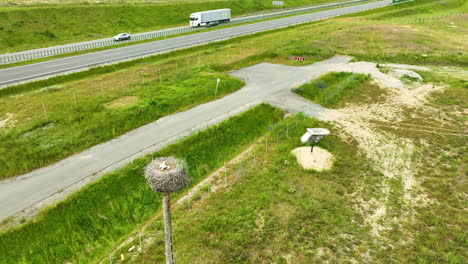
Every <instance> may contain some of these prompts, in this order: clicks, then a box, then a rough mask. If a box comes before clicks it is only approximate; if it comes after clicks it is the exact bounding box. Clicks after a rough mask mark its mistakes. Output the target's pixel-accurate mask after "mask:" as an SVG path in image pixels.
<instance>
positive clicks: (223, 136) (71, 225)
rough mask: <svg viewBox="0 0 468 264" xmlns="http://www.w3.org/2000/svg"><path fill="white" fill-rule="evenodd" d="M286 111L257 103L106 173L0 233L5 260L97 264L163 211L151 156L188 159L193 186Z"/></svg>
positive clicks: (1, 249)
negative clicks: (150, 176)
mask: <svg viewBox="0 0 468 264" xmlns="http://www.w3.org/2000/svg"><path fill="white" fill-rule="evenodd" d="M282 115H283V113H282V111H281V110H279V109H276V108H273V107H271V106H268V105H260V106H257V107H256V108H254V109H251V110H249V111H247V112H245V113H243V114H241V115H239V116H236V117H233V118H230V119H229V120H227V121H224V122H222V123H221V124H219V125H218V126H214V127H211V128H209V129H207V130H205V131H202V132H199V133H197V134H195V135H192V136H190V137H188V138H186V139H185V140H183V141H181V142H180V143H177V144H175V145H171V146H169V147H167V148H165V149H163V150H161V151H159V152H157V153H154V154H153V155H150V156H147V157H145V158H140V159H137V160H135V161H134V162H132V163H131V164H130V165H127V166H125V167H124V168H123V169H120V170H118V171H116V172H113V173H110V174H108V175H106V176H104V177H103V178H102V179H100V180H99V181H97V182H95V183H93V184H90V185H88V186H87V187H85V188H83V189H82V190H80V191H78V192H77V193H75V194H73V195H72V196H71V197H70V198H68V199H67V200H66V201H64V202H61V203H59V204H58V205H56V206H54V207H51V208H49V209H47V210H45V211H43V212H42V213H41V214H40V215H39V217H38V219H36V220H34V221H33V222H29V223H26V224H24V225H22V226H19V227H18V228H16V229H13V230H10V231H7V232H4V233H0V259H1V260H2V263H63V262H69V261H71V262H73V263H77V262H79V263H92V262H95V261H96V260H97V259H100V258H101V257H102V255H103V254H104V253H105V252H107V251H109V250H110V249H111V248H112V247H113V246H114V245H115V244H116V243H119V242H121V241H122V240H124V239H125V237H126V236H127V235H128V233H129V232H131V231H133V230H134V229H135V228H137V227H138V226H140V225H141V224H143V223H144V222H145V221H147V220H149V219H150V218H151V217H152V216H153V215H154V214H155V212H157V211H158V210H159V209H160V203H159V201H160V198H161V196H160V195H158V194H156V193H155V192H153V191H152V190H151V188H150V187H149V186H148V184H147V183H146V180H145V178H144V175H143V170H144V167H145V166H146V164H147V163H148V162H149V161H151V158H152V157H158V156H169V155H173V156H177V157H179V158H182V159H185V160H186V161H187V163H188V165H189V168H190V171H189V172H190V179H191V180H190V186H193V185H195V184H196V183H198V182H199V181H200V180H202V179H203V178H204V177H206V175H207V174H208V173H210V172H211V171H213V170H214V169H215V168H217V167H219V166H221V165H222V164H223V162H226V161H228V160H230V159H231V158H233V157H234V156H235V155H237V154H239V152H240V151H241V150H242V149H243V148H245V147H246V146H248V145H249V144H251V143H252V142H253V141H254V140H255V139H257V138H258V137H259V136H260V135H262V134H264V133H265V131H267V129H268V127H269V126H271V125H273V124H275V123H277V122H279V121H280V120H281V118H282ZM178 195H179V194H175V195H174V197H177V196H178Z"/></svg>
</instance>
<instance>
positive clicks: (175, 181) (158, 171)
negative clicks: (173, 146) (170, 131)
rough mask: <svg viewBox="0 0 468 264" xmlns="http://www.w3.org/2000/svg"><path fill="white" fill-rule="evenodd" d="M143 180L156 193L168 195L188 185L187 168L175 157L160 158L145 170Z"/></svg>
mask: <svg viewBox="0 0 468 264" xmlns="http://www.w3.org/2000/svg"><path fill="white" fill-rule="evenodd" d="M145 178H146V180H147V181H148V184H149V185H150V186H151V188H152V189H153V190H154V191H156V192H162V193H170V192H177V191H180V190H182V189H183V188H185V187H186V186H187V184H188V183H189V177H188V172H187V166H186V164H185V162H184V161H183V160H180V159H176V158H175V157H160V158H157V159H155V160H153V161H152V162H150V163H149V164H148V166H146V168H145Z"/></svg>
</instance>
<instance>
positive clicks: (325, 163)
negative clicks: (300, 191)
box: [292, 147, 334, 171]
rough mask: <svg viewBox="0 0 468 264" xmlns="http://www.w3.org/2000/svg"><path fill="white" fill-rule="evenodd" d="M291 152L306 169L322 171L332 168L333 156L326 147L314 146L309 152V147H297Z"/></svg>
mask: <svg viewBox="0 0 468 264" xmlns="http://www.w3.org/2000/svg"><path fill="white" fill-rule="evenodd" d="M292 153H293V154H294V156H296V159H297V162H298V163H299V164H300V165H301V166H302V167H303V168H304V169H306V170H316V171H323V170H329V169H331V168H332V165H333V159H334V158H333V155H332V154H331V153H330V152H328V151H327V150H326V149H323V148H320V147H314V151H313V152H311V151H310V147H299V148H295V149H293V151H292Z"/></svg>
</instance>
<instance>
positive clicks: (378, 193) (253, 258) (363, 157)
mask: <svg viewBox="0 0 468 264" xmlns="http://www.w3.org/2000/svg"><path fill="white" fill-rule="evenodd" d="M420 73H421V75H422V76H423V77H424V78H425V82H426V83H424V84H423V85H429V84H435V85H443V86H446V85H447V84H449V86H448V87H445V88H444V89H443V90H439V91H438V92H433V93H429V94H427V100H428V101H427V102H426V103H424V104H423V105H421V106H418V107H416V108H412V107H409V106H408V105H405V104H404V103H403V104H401V105H399V104H398V102H397V103H396V104H394V103H391V104H390V105H392V106H399V107H402V108H401V109H397V110H396V111H395V109H393V110H392V109H386V110H388V111H390V112H392V114H390V115H391V117H390V119H388V120H386V119H387V118H389V116H385V115H384V114H383V113H372V112H369V113H368V116H369V119H365V120H363V119H357V120H356V121H355V123H357V124H359V123H360V122H363V121H364V122H366V124H363V130H365V131H363V133H362V134H361V133H359V131H353V132H354V133H350V129H351V128H352V127H349V128H348V129H347V130H346V131H345V132H344V133H343V132H340V131H341V129H342V127H340V126H339V125H337V126H330V125H329V124H326V123H320V122H317V121H316V120H312V119H307V118H306V119H303V117H301V116H297V117H296V118H295V119H296V120H298V121H296V120H294V119H291V120H289V121H288V122H286V123H283V124H281V125H280V126H277V127H275V128H274V129H273V130H271V131H270V132H269V133H267V136H266V137H265V138H264V139H262V141H261V142H258V143H257V145H256V156H255V160H254V157H253V155H252V154H253V153H251V155H250V156H249V157H247V158H246V159H245V160H243V161H242V162H239V163H238V164H237V165H236V166H234V167H232V168H231V169H230V170H228V171H227V175H228V176H227V178H228V181H227V182H228V184H227V188H220V189H217V191H216V192H214V193H210V186H207V187H206V188H203V192H204V193H203V194H201V196H200V195H199V196H196V198H197V199H199V198H200V197H203V198H202V200H196V199H194V201H193V203H192V206H191V208H187V207H179V208H178V209H177V210H175V211H173V226H174V228H173V230H174V241H175V251H176V252H175V256H176V259H177V261H178V262H179V263H201V262H203V263H234V262H235V263H261V262H268V263H325V262H328V263H353V262H356V263H460V264H461V263H465V262H466V259H467V258H468V255H467V252H466V225H467V221H466V219H467V213H466V210H465V206H464V205H465V203H466V195H465V194H466V192H467V185H466V184H463V183H464V182H466V173H467V169H466V166H465V164H466V161H467V159H468V156H467V154H466V153H467V146H466V144H465V141H466V136H467V134H466V132H465V131H466V128H465V126H464V124H465V123H466V116H464V115H463V114H462V113H463V112H464V111H465V109H466V107H467V102H468V93H467V88H468V86H467V83H466V73H463V71H453V70H449V71H447V69H443V68H440V69H438V70H437V71H436V72H420ZM404 93H405V92H402V94H404ZM392 94H393V93H389V94H388V96H390V98H387V99H389V100H390V102H393V101H394V99H395V98H391V96H392ZM364 96H371V99H379V98H378V97H373V96H378V95H377V94H375V93H373V92H364ZM408 96H414V95H410V94H408ZM417 96H418V95H416V97H417ZM379 100H381V99H379ZM416 100H417V99H416ZM352 101H353V98H351V97H344V98H342V102H343V103H350V102H352ZM372 101H374V100H370V102H372ZM423 102H424V100H423ZM386 103H388V102H385V103H384V104H380V103H377V104H376V103H370V104H368V105H366V106H363V108H362V109H361V110H359V111H366V108H367V107H369V108H368V109H374V108H373V107H374V106H377V107H383V106H382V105H384V106H385V105H386ZM354 107H355V106H354ZM380 109H382V110H385V108H380ZM342 111H344V112H345V113H346V109H342ZM355 111H356V108H355ZM367 111H369V110H367ZM370 111H372V110H370ZM348 114H349V113H348ZM394 114H396V115H397V116H398V118H397V119H396V120H394V119H393V118H395V116H393V115H394ZM380 115H381V116H382V117H383V118H381V116H380ZM373 116H374V117H375V119H373V118H374V117H373ZM434 117H437V118H434ZM400 118H401V119H400ZM351 119H352V117H351ZM348 121H349V120H348ZM296 122H297V123H298V125H297V128H298V129H295V127H296V125H295V124H296ZM367 122H369V123H367ZM286 127H288V128H289V130H288V131H289V135H290V137H289V138H288V137H286V133H285V130H286ZM306 127H325V128H328V129H330V130H331V131H332V133H331V135H329V136H327V137H325V138H324V139H323V140H322V141H321V142H320V143H319V146H320V147H322V148H325V149H327V150H328V151H330V152H331V153H332V154H333V155H334V157H335V162H334V166H333V168H332V170H330V171H326V172H315V171H305V170H303V169H302V168H301V167H300V166H299V165H298V164H297V163H296V162H295V157H294V156H292V155H291V153H290V151H291V150H292V149H294V148H295V147H298V146H300V145H301V144H300V142H299V141H298V138H300V136H301V135H302V134H303V132H304V130H305V128H306ZM278 131H279V135H280V138H279V143H276V141H277V138H276V135H277V132H278ZM367 133H370V134H371V137H370V138H372V134H375V135H376V137H375V138H373V139H371V140H369V141H367V140H365V139H366V137H364V138H360V137H361V136H362V135H364V136H365V134H367ZM382 135H383V136H384V137H383V138H382V137H381V136H382ZM266 140H268V142H269V147H268V150H267V149H266V148H265V144H266ZM374 144H375V145H374ZM392 144H395V146H392V147H390V148H388V147H389V146H390V145H392ZM372 145H374V146H373V148H374V149H372V148H368V147H369V146H372ZM409 146H411V147H409ZM364 150H371V151H370V152H364ZM375 156H380V158H381V159H380V158H379V159H377V160H376V159H375ZM285 161H289V162H285ZM402 163H403V164H402ZM385 168H386V169H385ZM393 172H398V174H395V175H393V176H392V177H388V175H389V173H390V175H392V173H393ZM407 177H413V180H412V182H411V184H413V185H412V186H410V187H408V186H407V185H406V183H407V182H405V180H404V179H405V178H407ZM418 186H420V188H419V187H418ZM384 197H386V198H384ZM376 201H380V202H376ZM374 224H376V225H377V226H380V227H379V228H377V229H375V228H374V227H375V226H374ZM162 227H163V220H162V218H161V217H159V218H157V219H155V220H154V222H153V223H152V225H151V228H149V229H148V230H147V231H146V232H145V234H144V235H143V237H144V238H146V239H148V238H151V240H150V241H152V243H151V244H150V245H148V244H146V245H145V246H144V247H145V250H144V253H143V254H140V253H135V252H134V253H129V252H128V248H129V247H130V246H132V245H136V246H138V241H134V242H132V243H129V244H128V245H126V246H125V247H123V248H121V250H120V251H118V252H117V254H115V255H116V256H119V254H121V253H123V254H125V255H126V257H127V258H128V259H130V263H164V261H165V258H164V232H163V231H162V229H161V228H162ZM144 241H145V240H144ZM128 255H130V256H128ZM114 261H116V260H114Z"/></svg>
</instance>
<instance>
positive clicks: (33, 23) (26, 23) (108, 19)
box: [0, 0, 333, 53]
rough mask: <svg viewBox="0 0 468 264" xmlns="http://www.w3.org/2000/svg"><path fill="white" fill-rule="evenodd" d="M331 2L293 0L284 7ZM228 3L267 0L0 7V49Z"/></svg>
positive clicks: (60, 40)
mask: <svg viewBox="0 0 468 264" xmlns="http://www.w3.org/2000/svg"><path fill="white" fill-rule="evenodd" d="M326 2H333V1H330V0H292V1H289V2H287V4H286V5H287V7H295V6H304V5H312V4H320V3H326ZM220 8H231V12H232V15H233V16H240V15H243V14H247V13H252V12H258V11H264V10H270V9H272V6H271V1H269V0H259V1H246V0H235V1H183V2H180V1H169V2H165V3H154V4H148V3H140V4H127V3H123V4H122V3H114V4H104V3H101V4H78V5H49V6H47V5H37V6H34V7H28V6H24V7H3V8H1V9H0V17H2V19H1V20H0V31H1V32H2V34H1V36H2V37H1V38H0V50H1V51H2V53H6V52H14V51H21V50H29V49H34V48H40V47H48V46H55V45H60V44H66V43H73V42H80V41H87V40H93V39H101V38H105V37H109V38H110V37H112V36H114V35H116V34H118V33H120V32H130V33H139V32H145V31H152V30H158V29H164V28H169V27H176V26H183V25H188V22H189V20H188V18H189V15H190V14H191V13H194V12H199V11H202V10H212V9H220Z"/></svg>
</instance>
